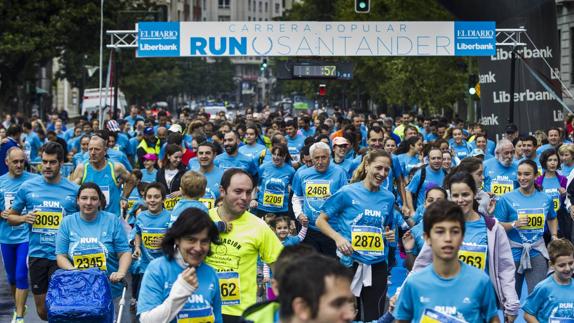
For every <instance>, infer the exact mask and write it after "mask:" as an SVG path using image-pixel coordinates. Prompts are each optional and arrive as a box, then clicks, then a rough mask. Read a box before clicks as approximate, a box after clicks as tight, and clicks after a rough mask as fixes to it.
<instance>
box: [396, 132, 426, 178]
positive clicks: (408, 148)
mask: <svg viewBox="0 0 574 323" xmlns="http://www.w3.org/2000/svg"><path fill="white" fill-rule="evenodd" d="M422 151H423V139H422V138H421V137H419V136H413V137H410V138H408V139H405V140H403V141H401V143H400V144H399V147H398V148H397V149H396V150H395V155H397V158H398V159H399V163H400V165H401V171H402V172H403V174H402V175H403V177H404V178H408V176H409V173H410V172H411V170H412V169H413V168H415V167H417V166H420V165H421V153H422Z"/></svg>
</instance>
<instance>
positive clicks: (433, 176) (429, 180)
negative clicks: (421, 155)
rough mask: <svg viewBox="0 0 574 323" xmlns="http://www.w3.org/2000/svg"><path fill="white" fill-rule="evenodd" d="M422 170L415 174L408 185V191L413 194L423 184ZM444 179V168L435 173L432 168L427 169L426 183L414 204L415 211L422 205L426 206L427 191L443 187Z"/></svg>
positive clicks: (427, 167)
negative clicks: (435, 187)
mask: <svg viewBox="0 0 574 323" xmlns="http://www.w3.org/2000/svg"><path fill="white" fill-rule="evenodd" d="M421 170H422V169H419V170H417V172H416V173H415V175H414V176H413V178H412V179H411V181H410V182H409V184H408V185H407V188H406V190H407V191H408V192H411V193H413V194H414V193H416V192H417V188H418V187H419V183H420V182H421ZM444 178H445V172H444V170H443V169H442V168H441V169H439V170H436V171H435V170H433V169H432V168H431V167H430V166H426V167H425V178H424V182H423V184H422V186H421V189H420V191H419V193H418V196H417V200H416V201H413V204H414V205H413V207H414V208H415V210H416V209H417V208H418V207H419V206H420V205H424V201H425V192H426V190H427V189H429V188H430V187H434V186H440V187H442V184H443V181H444Z"/></svg>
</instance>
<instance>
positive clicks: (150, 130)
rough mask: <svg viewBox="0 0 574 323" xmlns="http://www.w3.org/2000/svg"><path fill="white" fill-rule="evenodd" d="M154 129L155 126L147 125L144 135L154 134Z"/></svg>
mask: <svg viewBox="0 0 574 323" xmlns="http://www.w3.org/2000/svg"><path fill="white" fill-rule="evenodd" d="M153 134H154V131H153V127H147V128H145V129H144V135H153Z"/></svg>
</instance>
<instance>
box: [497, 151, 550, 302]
mask: <svg viewBox="0 0 574 323" xmlns="http://www.w3.org/2000/svg"><path fill="white" fill-rule="evenodd" d="M517 173H518V184H519V188H518V189H515V190H514V191H512V192H509V193H506V194H504V195H502V196H501V197H500V199H499V200H498V202H496V208H495V209H494V213H493V215H494V216H495V217H496V219H497V220H498V221H500V224H502V226H503V227H504V229H505V230H506V233H507V234H508V239H509V240H510V247H511V248H512V254H513V256H514V263H515V265H516V269H517V270H516V286H515V288H516V293H517V294H518V295H519V296H520V292H521V291H522V284H523V282H524V279H526V283H527V284H528V294H530V293H532V291H533V290H534V286H536V284H538V283H539V282H541V281H542V280H544V279H545V278H546V273H547V272H548V263H547V260H548V250H547V249H546V245H545V243H544V239H543V234H544V228H545V226H546V225H548V229H549V230H550V233H551V236H552V240H554V239H556V238H558V236H557V234H558V233H557V231H558V221H557V220H556V212H554V207H553V203H552V199H551V198H550V197H549V196H548V195H547V194H546V193H544V192H540V190H539V188H538V187H536V185H535V178H536V176H537V174H538V166H537V165H536V163H535V162H534V161H532V160H529V159H525V160H523V161H521V162H520V164H518V172H517Z"/></svg>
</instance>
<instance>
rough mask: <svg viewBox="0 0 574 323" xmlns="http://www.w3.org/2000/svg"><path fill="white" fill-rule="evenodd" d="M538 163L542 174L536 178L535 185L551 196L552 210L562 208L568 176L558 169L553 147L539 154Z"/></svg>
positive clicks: (557, 160)
mask: <svg viewBox="0 0 574 323" xmlns="http://www.w3.org/2000/svg"><path fill="white" fill-rule="evenodd" d="M540 165H541V166H542V175H540V176H538V177H537V178H536V181H535V183H536V185H538V187H539V188H540V189H541V190H542V191H543V192H544V193H546V194H548V195H549V196H550V197H551V198H552V203H553V204H552V205H553V207H554V212H557V213H558V210H560V209H564V198H565V197H566V184H567V183H568V178H566V176H562V175H561V174H560V173H559V172H558V169H560V157H559V156H558V153H557V152H556V150H554V149H546V150H545V151H544V152H542V154H541V155H540Z"/></svg>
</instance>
